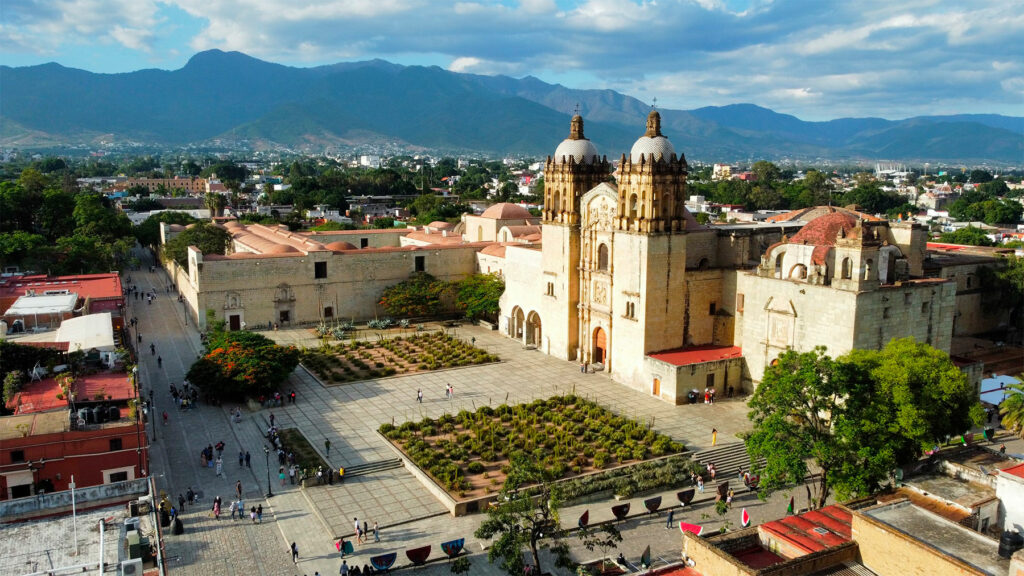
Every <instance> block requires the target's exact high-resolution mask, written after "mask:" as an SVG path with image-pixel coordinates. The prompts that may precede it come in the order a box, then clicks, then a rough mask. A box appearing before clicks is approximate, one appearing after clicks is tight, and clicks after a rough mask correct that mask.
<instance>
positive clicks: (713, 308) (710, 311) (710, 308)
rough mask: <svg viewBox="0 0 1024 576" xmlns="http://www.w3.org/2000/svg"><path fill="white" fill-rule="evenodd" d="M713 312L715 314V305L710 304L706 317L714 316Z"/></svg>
mask: <svg viewBox="0 0 1024 576" xmlns="http://www.w3.org/2000/svg"><path fill="white" fill-rule="evenodd" d="M715 312H717V310H715V303H714V302H712V303H711V304H708V316H714V315H715Z"/></svg>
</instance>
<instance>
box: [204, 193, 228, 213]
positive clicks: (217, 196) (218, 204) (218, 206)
mask: <svg viewBox="0 0 1024 576" xmlns="http://www.w3.org/2000/svg"><path fill="white" fill-rule="evenodd" d="M203 203H204V204H205V205H206V208H207V209H208V210H209V211H210V216H212V217H218V216H223V215H224V207H225V206H227V205H228V199H227V198H225V197H224V195H223V194H221V193H219V192H210V193H208V194H207V195H206V198H205V200H204V202H203Z"/></svg>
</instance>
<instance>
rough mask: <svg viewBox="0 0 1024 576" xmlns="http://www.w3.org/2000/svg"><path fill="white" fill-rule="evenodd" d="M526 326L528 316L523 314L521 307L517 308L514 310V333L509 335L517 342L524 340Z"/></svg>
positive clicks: (512, 327)
mask: <svg viewBox="0 0 1024 576" xmlns="http://www.w3.org/2000/svg"><path fill="white" fill-rule="evenodd" d="M525 326H526V315H525V314H523V309H522V308H520V307H519V306H516V307H515V308H513V309H512V326H511V330H512V332H511V334H509V336H511V337H513V338H515V339H516V340H522V339H523V329H524V327H525Z"/></svg>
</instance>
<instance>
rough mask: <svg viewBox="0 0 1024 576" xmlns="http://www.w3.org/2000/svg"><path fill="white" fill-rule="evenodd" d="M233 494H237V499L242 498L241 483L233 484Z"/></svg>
mask: <svg viewBox="0 0 1024 576" xmlns="http://www.w3.org/2000/svg"><path fill="white" fill-rule="evenodd" d="M235 494H237V495H238V497H239V498H241V497H242V481H241V480H239V481H237V482H235Z"/></svg>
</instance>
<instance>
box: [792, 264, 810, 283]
mask: <svg viewBox="0 0 1024 576" xmlns="http://www.w3.org/2000/svg"><path fill="white" fill-rule="evenodd" d="M789 277H790V278H794V279H797V280H803V279H805V278H807V266H804V265H803V264H797V265H796V266H793V269H792V270H790V271H789Z"/></svg>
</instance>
